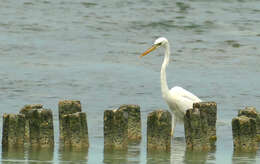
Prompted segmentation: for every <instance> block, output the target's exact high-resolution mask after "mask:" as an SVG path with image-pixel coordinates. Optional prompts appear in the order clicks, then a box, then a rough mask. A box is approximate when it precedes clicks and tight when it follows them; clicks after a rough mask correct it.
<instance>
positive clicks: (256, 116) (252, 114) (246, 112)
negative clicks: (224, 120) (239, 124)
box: [238, 107, 260, 141]
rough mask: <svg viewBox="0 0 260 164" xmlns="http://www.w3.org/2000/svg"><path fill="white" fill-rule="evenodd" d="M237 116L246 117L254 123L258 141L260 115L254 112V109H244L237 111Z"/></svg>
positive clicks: (259, 137) (259, 136) (259, 139)
mask: <svg viewBox="0 0 260 164" xmlns="http://www.w3.org/2000/svg"><path fill="white" fill-rule="evenodd" d="M238 116H247V117H249V118H252V119H255V121H256V138H257V141H260V113H259V112H257V111H256V108H255V107H246V108H245V109H243V110H239V111H238Z"/></svg>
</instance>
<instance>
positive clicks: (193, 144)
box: [184, 108, 210, 151]
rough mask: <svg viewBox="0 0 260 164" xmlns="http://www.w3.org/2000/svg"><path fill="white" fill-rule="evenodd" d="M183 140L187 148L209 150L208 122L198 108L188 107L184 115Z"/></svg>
mask: <svg viewBox="0 0 260 164" xmlns="http://www.w3.org/2000/svg"><path fill="white" fill-rule="evenodd" d="M184 127H185V140H186V148H187V149H188V150H195V151H201V150H210V143H209V136H208V122H207V119H206V118H205V117H203V118H201V112H200V110H199V109H198V108H194V109H188V110H187V111H186V114H185V116H184Z"/></svg>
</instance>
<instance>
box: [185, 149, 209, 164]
mask: <svg viewBox="0 0 260 164" xmlns="http://www.w3.org/2000/svg"><path fill="white" fill-rule="evenodd" d="M207 159H208V152H194V151H189V150H186V151H185V157H184V163H185V164H190V163H194V164H204V163H206V161H207Z"/></svg>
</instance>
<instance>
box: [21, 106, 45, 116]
mask: <svg viewBox="0 0 260 164" xmlns="http://www.w3.org/2000/svg"><path fill="white" fill-rule="evenodd" d="M41 108H43V105H42V104H30V105H25V106H24V107H23V108H22V109H21V110H20V112H19V113H21V114H24V115H25V117H27V115H28V113H29V112H30V111H31V110H33V109H41Z"/></svg>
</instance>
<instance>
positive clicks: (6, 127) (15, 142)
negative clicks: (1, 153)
mask: <svg viewBox="0 0 260 164" xmlns="http://www.w3.org/2000/svg"><path fill="white" fill-rule="evenodd" d="M24 134H25V116H24V115H22V114H4V115H3V135H2V146H3V148H8V147H23V146H24Z"/></svg>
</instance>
